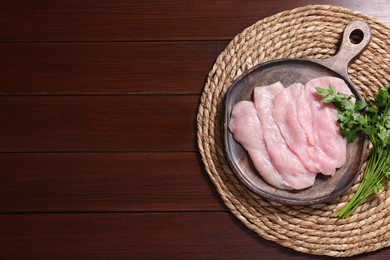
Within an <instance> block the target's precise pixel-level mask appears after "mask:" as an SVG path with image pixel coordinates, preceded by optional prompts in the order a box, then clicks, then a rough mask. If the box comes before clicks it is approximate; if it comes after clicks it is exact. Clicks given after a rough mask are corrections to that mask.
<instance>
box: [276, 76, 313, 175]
mask: <svg viewBox="0 0 390 260" xmlns="http://www.w3.org/2000/svg"><path fill="white" fill-rule="evenodd" d="M304 91H305V86H304V85H302V84H301V83H295V84H292V85H290V86H289V87H288V88H285V89H283V90H282V91H280V92H279V94H278V95H276V97H275V99H274V102H273V110H272V115H273V117H274V119H275V122H276V124H277V126H278V127H279V130H280V133H281V134H282V136H283V138H284V140H285V141H286V143H287V145H288V147H289V148H290V150H291V151H292V152H294V154H295V155H296V156H297V157H298V158H299V159H300V161H301V162H302V164H303V165H304V166H305V167H306V168H307V169H308V170H310V171H311V172H318V169H317V168H316V163H315V162H314V160H313V152H314V146H313V145H312V144H309V142H308V138H307V137H306V133H305V131H304V130H303V128H302V126H301V125H300V124H299V122H298V112H299V109H300V108H301V107H300V97H301V96H302V93H303V92H304Z"/></svg>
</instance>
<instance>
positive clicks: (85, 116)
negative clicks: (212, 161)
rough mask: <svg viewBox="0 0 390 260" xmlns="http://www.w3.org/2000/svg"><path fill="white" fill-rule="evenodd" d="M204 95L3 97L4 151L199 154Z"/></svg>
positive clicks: (0, 140) (0, 130) (0, 145)
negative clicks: (197, 130)
mask: <svg viewBox="0 0 390 260" xmlns="http://www.w3.org/2000/svg"><path fill="white" fill-rule="evenodd" d="M198 100H199V96H182V95H178V96H169V95H167V96H143V95H141V96H84V97H79V96H65V97H64V96H56V97H52V96H51V97H46V96H43V97H42V96H35V97H29V96H17V97H8V96H3V97H0V152H25V151H27V152H29V151H194V150H195V149H196V134H195V128H196V119H195V118H196V112H197V109H198Z"/></svg>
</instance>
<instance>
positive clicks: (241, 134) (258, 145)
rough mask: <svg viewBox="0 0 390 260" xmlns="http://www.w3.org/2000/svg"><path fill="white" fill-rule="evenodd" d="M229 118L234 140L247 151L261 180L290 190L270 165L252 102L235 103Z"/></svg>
mask: <svg viewBox="0 0 390 260" xmlns="http://www.w3.org/2000/svg"><path fill="white" fill-rule="evenodd" d="M231 116H232V118H231V120H230V122H229V128H230V131H231V132H232V133H233V134H234V139H235V140H236V141H237V142H239V143H240V144H241V145H242V146H243V147H244V149H245V150H247V151H248V153H249V156H250V158H251V159H252V162H253V164H254V166H255V168H256V169H257V171H258V172H259V173H260V174H261V176H262V177H263V179H264V180H265V181H267V182H268V183H269V184H271V185H273V186H274V187H276V188H279V189H291V187H290V186H289V185H288V184H287V183H286V181H285V180H284V179H283V178H282V177H281V176H280V174H279V173H278V172H277V171H276V169H275V168H274V166H273V165H272V163H271V160H270V158H269V156H268V153H267V149H266V147H265V143H264V137H263V130H262V127H261V124H260V121H259V119H258V117H257V112H256V109H255V106H254V104H253V102H250V101H241V102H239V103H237V104H236V105H235V106H234V108H233V111H232V115H231Z"/></svg>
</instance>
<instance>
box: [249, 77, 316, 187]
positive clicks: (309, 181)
mask: <svg viewBox="0 0 390 260" xmlns="http://www.w3.org/2000/svg"><path fill="white" fill-rule="evenodd" d="M283 89H284V88H283V85H282V84H281V83H280V82H277V83H275V84H272V85H269V86H264V87H256V88H255V91H254V103H255V107H256V110H257V115H258V117H259V119H260V123H261V125H262V127H263V135H264V140H265V144H266V147H267V151H268V154H269V157H270V159H271V162H272V164H273V165H274V167H275V169H276V170H277V171H278V172H279V173H280V175H281V176H282V178H283V179H285V180H286V181H287V183H288V184H289V185H290V186H291V187H292V188H294V189H304V188H307V187H310V186H312V185H313V184H314V181H315V177H316V173H315V172H312V171H310V170H308V169H307V168H306V167H305V166H304V165H303V164H302V162H301V161H300V160H299V158H298V157H297V156H296V155H295V154H294V153H293V152H292V151H291V150H290V149H289V147H288V146H287V144H286V141H285V139H284V138H283V136H282V134H281V133H280V130H279V127H278V126H277V124H276V122H275V120H274V118H273V115H272V110H273V101H274V98H275V96H276V95H277V94H278V93H279V92H280V91H282V90H283Z"/></svg>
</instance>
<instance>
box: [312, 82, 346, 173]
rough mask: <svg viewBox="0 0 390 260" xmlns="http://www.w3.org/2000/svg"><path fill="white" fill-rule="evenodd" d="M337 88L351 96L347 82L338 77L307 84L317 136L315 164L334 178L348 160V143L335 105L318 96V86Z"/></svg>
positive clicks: (315, 141) (314, 129)
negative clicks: (342, 131)
mask: <svg viewBox="0 0 390 260" xmlns="http://www.w3.org/2000/svg"><path fill="white" fill-rule="evenodd" d="M329 85H333V86H334V87H335V89H336V90H337V91H338V92H342V93H344V94H347V95H351V94H352V93H351V91H350V89H349V88H348V86H347V85H346V84H345V82H344V81H343V80H341V79H339V78H335V77H322V78H316V79H312V80H310V81H309V82H307V83H306V88H305V89H306V98H307V102H308V104H309V106H310V108H311V113H312V116H311V118H312V124H313V133H314V144H315V146H314V147H315V153H314V158H313V159H314V161H316V162H317V163H316V167H317V168H318V169H319V171H320V172H321V173H323V174H325V175H332V174H334V173H335V171H336V168H339V167H341V166H342V165H343V164H344V163H345V160H346V151H347V143H346V141H345V139H344V138H343V137H342V136H341V133H340V129H339V126H338V123H337V120H338V113H337V110H336V109H335V107H334V106H333V105H332V104H326V103H324V102H323V101H322V98H321V97H320V96H319V95H318V94H317V93H316V88H317V87H322V88H328V87H329Z"/></svg>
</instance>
